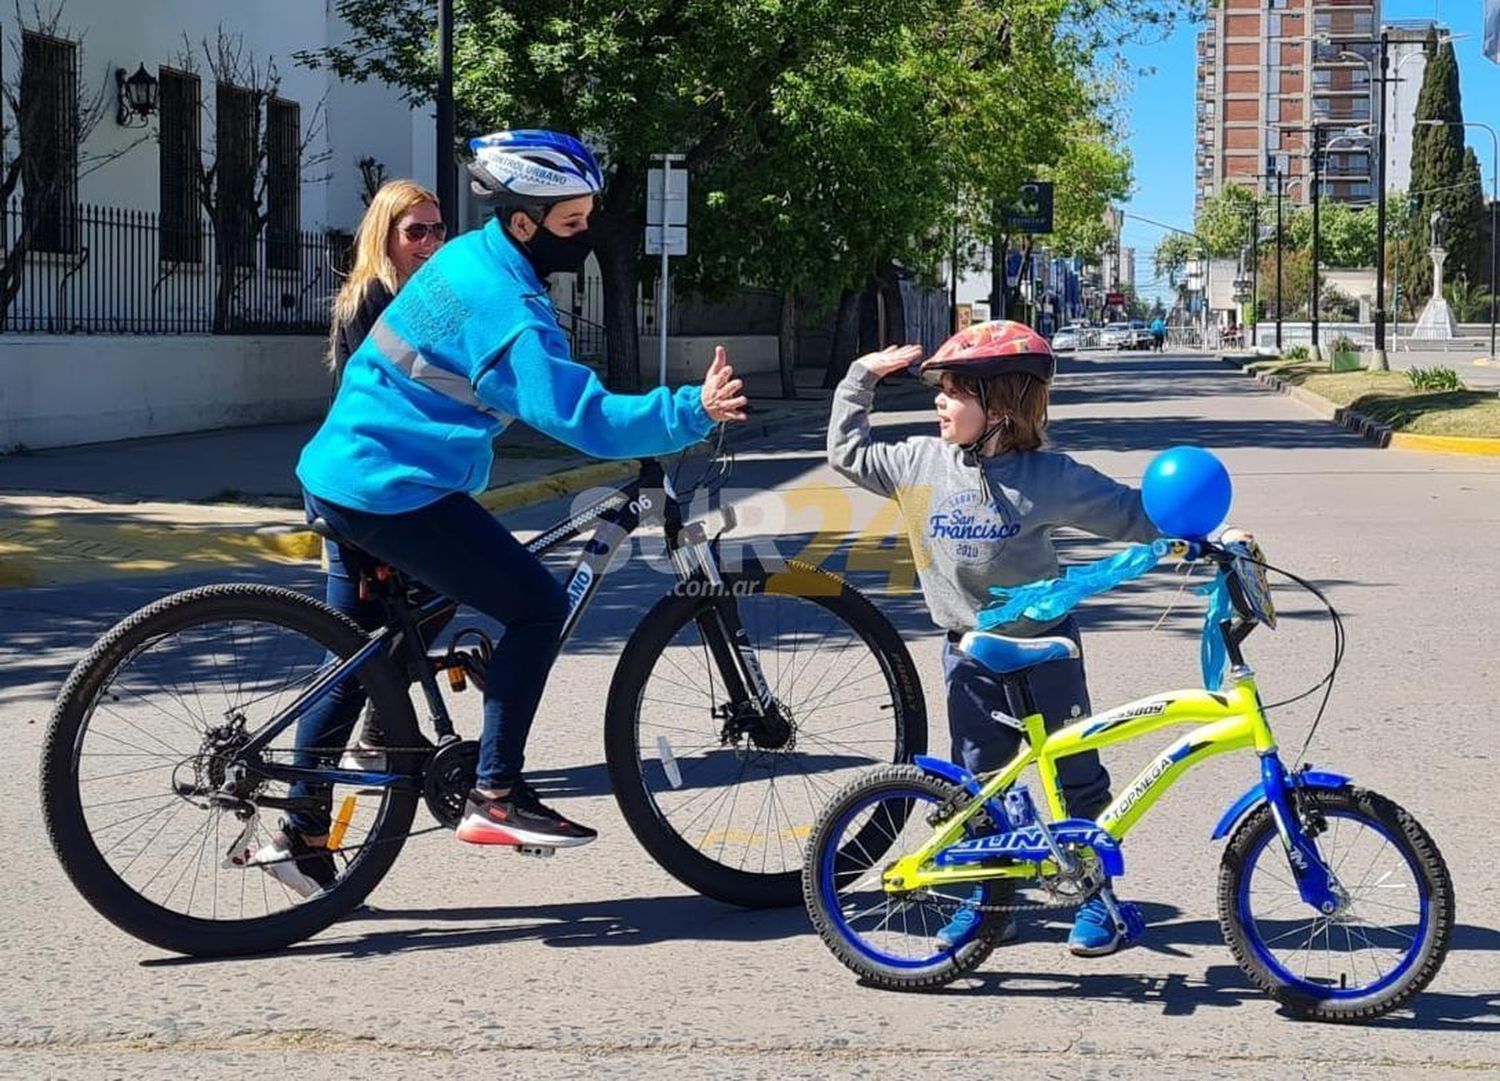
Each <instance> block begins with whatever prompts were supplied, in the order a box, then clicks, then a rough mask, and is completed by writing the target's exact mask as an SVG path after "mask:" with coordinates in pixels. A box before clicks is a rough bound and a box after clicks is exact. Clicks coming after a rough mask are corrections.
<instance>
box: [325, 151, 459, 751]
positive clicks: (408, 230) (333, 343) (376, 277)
mask: <svg viewBox="0 0 1500 1081" xmlns="http://www.w3.org/2000/svg"><path fill="white" fill-rule="evenodd" d="M446 234H447V230H446V228H445V227H444V225H443V218H442V214H441V213H440V211H439V210H438V201H437V196H435V195H433V194H432V192H431V191H429V190H428V189H426V188H424V187H423V186H422V185H420V184H418V183H417V182H416V181H414V180H389V181H387V182H386V183H384V184H382V185H381V186H380V190H379V191H377V192H376V193H375V197H374V198H373V199H371V200H370V206H369V209H368V210H366V211H365V216H364V218H363V219H362V220H361V221H360V223H359V229H358V230H356V232H355V234H354V269H353V270H351V271H350V273H349V279H348V280H347V281H346V282H344V286H343V288H342V289H340V290H339V294H338V296H337V297H336V298H335V299H334V302H333V326H332V329H331V330H330V331H329V335H328V362H329V365H330V367H332V369H333V386H334V391H335V393H337V391H338V387H339V384H340V383H341V382H342V381H343V377H344V366H345V365H346V364H348V363H349V357H350V356H351V355H352V354H353V353H354V351H355V350H356V349H358V348H359V346H360V343H361V342H363V341H364V340H365V335H367V334H369V333H370V328H371V327H373V326H374V325H375V320H377V319H379V318H380V313H381V312H383V311H384V310H385V308H386V305H388V304H389V303H390V302H391V300H392V299H393V298H394V297H395V295H396V294H397V293H398V292H400V290H401V287H402V286H403V285H405V284H406V282H407V280H408V279H409V278H410V277H411V276H412V275H413V274H415V273H416V272H417V269H418V268H419V267H420V266H421V265H422V264H423V263H425V262H426V261H427V260H428V259H429V258H431V257H432V253H433V252H435V251H437V250H438V248H439V246H441V245H442V243H443V240H444V239H445V237H446ZM326 599H327V601H328V603H329V604H330V605H332V606H333V607H334V608H335V609H337V610H338V611H340V612H342V613H343V614H344V615H346V616H349V617H350V618H352V619H354V620H355V621H356V622H357V623H359V624H360V626H362V627H364V628H365V629H366V630H373V629H374V628H376V627H378V626H379V625H380V621H381V618H382V616H383V612H382V611H381V609H380V606H379V605H378V604H375V603H373V602H370V601H362V600H360V598H359V576H358V574H355V573H353V572H351V570H350V568H348V567H346V566H344V564H343V562H342V560H340V559H339V557H338V553H337V552H336V551H335V550H334V549H333V548H332V547H330V548H329V553H328V588H327V594H326ZM428 629H429V631H430V632H431V633H436V632H437V630H438V629H439V628H437V627H431V628H428ZM350 694H351V695H356V694H357V692H354V691H352V690H351V691H350ZM384 742H385V741H384V734H383V732H382V730H381V726H380V718H379V716H378V715H377V714H376V713H375V712H374V711H373V710H371V711H368V712H367V713H366V716H365V719H364V724H363V725H362V727H361V730H360V733H359V737H358V739H357V740H356V741H355V742H354V743H353V744H352V745H351V746H350V748H349V752H348V753H347V754H346V755H345V756H344V760H343V761H342V762H340V766H341V768H344V769H376V770H379V769H384V768H385V767H384V762H385V755H384V752H382V751H381V750H379V748H380V747H381V746H382V744H383V743H384Z"/></svg>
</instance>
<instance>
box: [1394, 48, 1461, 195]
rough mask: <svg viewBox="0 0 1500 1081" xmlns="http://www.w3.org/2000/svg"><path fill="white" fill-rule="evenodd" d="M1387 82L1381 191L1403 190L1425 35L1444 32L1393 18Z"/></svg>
mask: <svg viewBox="0 0 1500 1081" xmlns="http://www.w3.org/2000/svg"><path fill="white" fill-rule="evenodd" d="M1388 26H1389V27H1390V31H1389V36H1388V39H1389V41H1390V47H1389V49H1388V50H1387V52H1388V55H1389V57H1390V76H1391V83H1390V86H1389V87H1388V88H1387V93H1386V99H1385V123H1386V129H1385V132H1386V134H1385V188H1386V191H1405V190H1406V189H1407V188H1408V187H1409V186H1410V184H1411V136H1412V131H1413V124H1412V122H1413V120H1415V118H1416V115H1417V95H1419V94H1420V93H1421V92H1422V78H1423V76H1424V75H1426V73H1427V53H1426V51H1425V46H1426V44H1427V35H1428V33H1429V32H1430V31H1431V30H1434V29H1435V30H1437V32H1438V34H1439V35H1442V34H1446V33H1448V28H1447V27H1446V26H1444V25H1443V24H1442V23H1434V22H1433V21H1432V20H1431V19H1397V20H1395V21H1393V22H1391V23H1389V24H1388Z"/></svg>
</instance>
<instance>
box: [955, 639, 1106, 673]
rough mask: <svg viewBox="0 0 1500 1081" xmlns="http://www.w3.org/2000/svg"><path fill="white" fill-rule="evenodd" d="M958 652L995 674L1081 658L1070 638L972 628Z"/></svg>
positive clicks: (960, 644) (962, 641)
mask: <svg viewBox="0 0 1500 1081" xmlns="http://www.w3.org/2000/svg"><path fill="white" fill-rule="evenodd" d="M958 651H959V652H960V653H962V654H964V655H965V656H967V657H972V658H973V659H974V660H975V661H978V662H979V663H980V664H982V665H984V666H985V667H986V668H988V669H989V670H990V671H991V672H994V673H995V674H996V675H1006V674H1008V673H1010V672H1019V671H1021V670H1022V669H1024V668H1032V667H1035V666H1036V665H1039V664H1046V663H1047V662H1048V661H1066V660H1077V659H1078V644H1077V643H1076V642H1074V641H1073V639H1071V638H1061V637H1056V638H1010V637H1007V636H1006V635H1003V634H995V633H994V632H993V631H970V632H969V633H968V634H966V635H964V636H963V638H962V639H961V640H960V641H959V643H958Z"/></svg>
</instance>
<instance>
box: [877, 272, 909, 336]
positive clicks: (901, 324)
mask: <svg viewBox="0 0 1500 1081" xmlns="http://www.w3.org/2000/svg"><path fill="white" fill-rule="evenodd" d="M880 295H881V296H883V297H884V298H885V327H884V334H882V337H883V338H884V339H885V342H886V344H887V345H910V344H916V343H914V342H912V341H911V340H910V339H909V338H908V337H907V330H906V307H905V305H904V304H902V302H901V279H900V276H899V275H898V274H897V273H896V264H894V263H892V262H889V261H887V262H886V264H885V265H884V266H883V267H881V269H880Z"/></svg>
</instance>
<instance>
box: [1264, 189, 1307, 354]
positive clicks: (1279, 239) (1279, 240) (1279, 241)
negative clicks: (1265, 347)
mask: <svg viewBox="0 0 1500 1081" xmlns="http://www.w3.org/2000/svg"><path fill="white" fill-rule="evenodd" d="M1270 175H1271V179H1272V180H1274V181H1275V182H1276V348H1277V350H1280V349H1281V319H1282V301H1281V289H1282V275H1281V253H1282V250H1283V249H1284V248H1285V246H1286V245H1285V241H1284V239H1283V236H1282V219H1281V204H1282V198H1283V196H1284V195H1285V194H1286V189H1287V188H1288V187H1290V186H1291V185H1293V184H1302V183H1305V182H1306V180H1307V177H1305V176H1294V177H1292V179H1291V181H1290V183H1288V181H1287V180H1286V174H1284V173H1282V172H1281V171H1280V170H1279V169H1273V170H1272V171H1271V174H1270Z"/></svg>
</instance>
